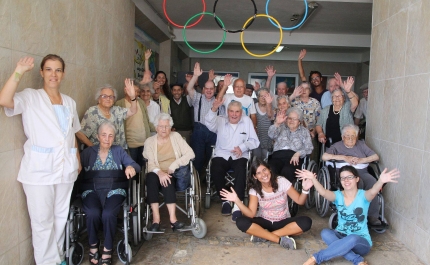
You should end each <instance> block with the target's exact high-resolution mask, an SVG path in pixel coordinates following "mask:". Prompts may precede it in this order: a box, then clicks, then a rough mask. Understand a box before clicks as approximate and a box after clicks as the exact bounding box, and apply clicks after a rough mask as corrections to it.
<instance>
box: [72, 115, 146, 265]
mask: <svg viewBox="0 0 430 265" xmlns="http://www.w3.org/2000/svg"><path fill="white" fill-rule="evenodd" d="M115 131H116V128H115V125H114V124H113V123H112V122H110V121H105V122H103V123H102V124H101V125H100V126H99V128H98V131H97V132H98V133H97V138H98V140H99V142H100V144H99V145H94V146H90V147H88V148H87V149H85V150H84V151H83V152H82V154H81V163H82V168H83V176H82V180H81V186H80V189H81V191H82V196H81V197H82V202H83V210H84V212H85V214H86V217H87V230H88V239H89V245H90V253H89V260H90V262H91V263H92V264H99V259H100V254H99V245H100V241H99V239H98V237H97V233H98V229H99V226H100V224H103V234H104V237H105V241H104V249H103V253H102V254H103V255H102V256H101V260H100V263H101V264H111V260H112V249H113V237H114V235H115V230H116V224H117V215H118V212H119V210H120V209H121V204H122V203H123V201H124V199H125V198H126V195H127V194H126V191H125V190H126V189H127V187H128V182H127V179H129V178H132V177H133V176H135V175H136V172H139V171H140V166H139V165H138V164H137V163H136V162H134V161H133V159H131V158H130V156H129V155H128V154H127V153H126V152H125V151H124V149H123V148H122V147H121V146H117V145H112V143H113V142H114V139H115Z"/></svg>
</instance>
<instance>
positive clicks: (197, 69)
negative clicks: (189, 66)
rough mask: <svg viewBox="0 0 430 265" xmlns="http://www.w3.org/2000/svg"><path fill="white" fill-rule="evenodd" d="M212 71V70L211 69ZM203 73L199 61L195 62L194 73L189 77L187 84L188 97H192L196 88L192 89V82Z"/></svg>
mask: <svg viewBox="0 0 430 265" xmlns="http://www.w3.org/2000/svg"><path fill="white" fill-rule="evenodd" d="M211 71H213V70H211ZM202 73H203V71H202V69H201V68H200V63H198V62H197V63H195V65H194V74H193V77H192V78H191V79H190V81H189V82H188V85H187V91H188V95H189V96H190V98H194V93H196V90H195V89H194V84H195V83H196V82H197V80H198V79H199V76H201V75H202Z"/></svg>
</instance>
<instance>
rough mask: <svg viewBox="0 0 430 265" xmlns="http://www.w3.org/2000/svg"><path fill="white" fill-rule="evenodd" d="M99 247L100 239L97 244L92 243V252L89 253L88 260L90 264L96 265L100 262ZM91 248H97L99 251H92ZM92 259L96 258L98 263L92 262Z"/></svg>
mask: <svg viewBox="0 0 430 265" xmlns="http://www.w3.org/2000/svg"><path fill="white" fill-rule="evenodd" d="M99 247H100V241H99V242H97V244H95V245H94V246H91V245H90V252H89V253H88V260H89V262H90V264H94V265H97V264H99V260H100V251H99ZM91 249H97V251H96V252H95V253H92V252H91ZM91 260H96V261H97V263H93V262H91Z"/></svg>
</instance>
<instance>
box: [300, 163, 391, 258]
mask: <svg viewBox="0 0 430 265" xmlns="http://www.w3.org/2000/svg"><path fill="white" fill-rule="evenodd" d="M339 173H340V183H341V184H342V187H343V190H342V191H341V190H337V191H334V192H333V191H330V190H327V189H325V188H324V187H323V186H322V185H321V184H320V183H319V182H318V180H317V177H316V175H315V174H314V173H312V172H310V171H307V170H297V174H298V177H299V178H301V179H303V181H304V180H311V181H312V183H313V184H314V187H315V189H316V190H317V191H318V193H319V194H320V195H321V196H323V197H324V198H326V199H327V200H329V201H330V202H333V203H334V204H335V205H336V208H337V211H338V225H337V227H336V229H334V230H333V229H327V228H325V229H323V230H322V231H321V237H322V240H324V242H325V243H326V244H327V245H328V247H327V248H326V249H323V250H320V251H318V252H317V253H314V254H313V255H312V256H311V257H310V258H309V259H308V260H307V261H306V262H305V263H304V264H303V265H314V264H320V263H322V262H324V261H327V260H331V259H333V258H335V257H340V256H343V257H344V258H345V259H347V260H348V261H351V262H352V263H353V264H354V265H366V264H367V262H365V261H364V258H363V256H365V255H367V254H368V253H369V251H370V248H371V247H372V240H371V238H370V235H369V230H368V228H367V222H366V220H367V211H368V210H369V205H370V202H371V201H372V200H373V198H375V196H376V195H377V194H378V192H379V190H380V189H381V188H382V186H383V185H384V183H388V182H394V183H397V180H396V179H397V178H399V177H400V173H399V171H398V170H397V169H394V170H391V171H389V172H387V169H384V171H383V172H382V173H381V175H380V177H379V180H378V181H377V182H376V183H375V185H373V187H372V188H371V189H369V190H366V191H364V190H362V189H358V187H357V183H358V181H359V179H360V177H359V176H358V172H357V170H356V169H355V168H354V167H352V166H343V167H341V168H340V170H339Z"/></svg>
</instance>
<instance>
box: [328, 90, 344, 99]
mask: <svg viewBox="0 0 430 265" xmlns="http://www.w3.org/2000/svg"><path fill="white" fill-rule="evenodd" d="M336 91H339V92H340V94H341V95H342V97H343V100H346V99H345V94H344V93H343V91H342V89H340V88H336V89H335V90H333V92H331V95H332V96H333V93H334V92H336Z"/></svg>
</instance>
